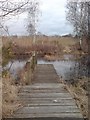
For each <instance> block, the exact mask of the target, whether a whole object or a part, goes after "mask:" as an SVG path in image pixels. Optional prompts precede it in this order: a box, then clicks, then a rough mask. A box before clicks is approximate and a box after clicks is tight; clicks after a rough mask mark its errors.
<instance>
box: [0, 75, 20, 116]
mask: <svg viewBox="0 0 90 120" xmlns="http://www.w3.org/2000/svg"><path fill="white" fill-rule="evenodd" d="M2 89H3V91H2V116H3V117H4V118H5V117H9V116H10V115H12V114H13V112H14V111H15V110H17V109H18V108H19V107H21V103H19V102H17V98H18V97H17V93H18V91H19V87H17V86H15V84H14V82H13V79H12V78H11V76H10V75H9V74H8V75H7V76H6V77H3V83H2Z"/></svg>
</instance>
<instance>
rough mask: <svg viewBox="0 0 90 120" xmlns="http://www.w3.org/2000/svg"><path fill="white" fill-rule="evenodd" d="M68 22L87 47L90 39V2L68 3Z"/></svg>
mask: <svg viewBox="0 0 90 120" xmlns="http://www.w3.org/2000/svg"><path fill="white" fill-rule="evenodd" d="M67 20H68V21H69V22H70V23H71V24H72V25H73V28H74V32H75V33H76V34H77V36H79V38H80V44H82V40H83V38H84V41H86V43H87V45H88V43H89V39H90V1H87V2H85V1H84V2H80V1H67Z"/></svg>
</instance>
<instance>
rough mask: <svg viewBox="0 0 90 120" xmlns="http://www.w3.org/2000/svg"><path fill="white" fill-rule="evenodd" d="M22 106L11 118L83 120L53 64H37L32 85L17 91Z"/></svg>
mask: <svg viewBox="0 0 90 120" xmlns="http://www.w3.org/2000/svg"><path fill="white" fill-rule="evenodd" d="M19 100H20V101H22V102H23V106H24V107H22V108H20V109H19V110H17V111H16V112H15V113H14V115H13V118H23V119H24V118H28V119H30V120H83V117H82V114H81V113H80V110H79V109H78V108H77V106H76V103H75V101H74V99H73V98H72V96H71V95H70V93H69V92H68V91H67V90H66V89H65V86H64V84H62V83H59V77H58V75H57V74H56V71H55V69H54V67H53V65H37V68H36V70H35V73H34V79H33V81H32V85H28V86H23V87H22V89H21V91H20V92H19Z"/></svg>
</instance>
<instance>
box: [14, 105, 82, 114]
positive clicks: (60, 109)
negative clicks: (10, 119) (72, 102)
mask: <svg viewBox="0 0 90 120" xmlns="http://www.w3.org/2000/svg"><path fill="white" fill-rule="evenodd" d="M16 113H17V114H18V113H22V114H30V113H36V114H42V113H45V114H49V113H58V114H59V113H80V111H79V109H77V106H50V107H48V106H40V107H24V108H22V109H20V110H18V111H17V112H16Z"/></svg>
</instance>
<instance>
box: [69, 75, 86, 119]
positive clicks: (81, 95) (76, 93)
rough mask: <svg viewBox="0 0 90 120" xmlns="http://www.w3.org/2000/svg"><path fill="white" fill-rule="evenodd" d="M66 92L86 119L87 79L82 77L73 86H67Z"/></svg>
mask: <svg viewBox="0 0 90 120" xmlns="http://www.w3.org/2000/svg"><path fill="white" fill-rule="evenodd" d="M68 90H69V92H70V93H71V95H72V96H73V98H74V99H75V101H76V104H77V106H78V107H79V109H80V111H81V113H82V114H83V116H84V118H88V78H86V77H83V78H81V79H78V81H77V82H75V83H74V84H69V86H68Z"/></svg>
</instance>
